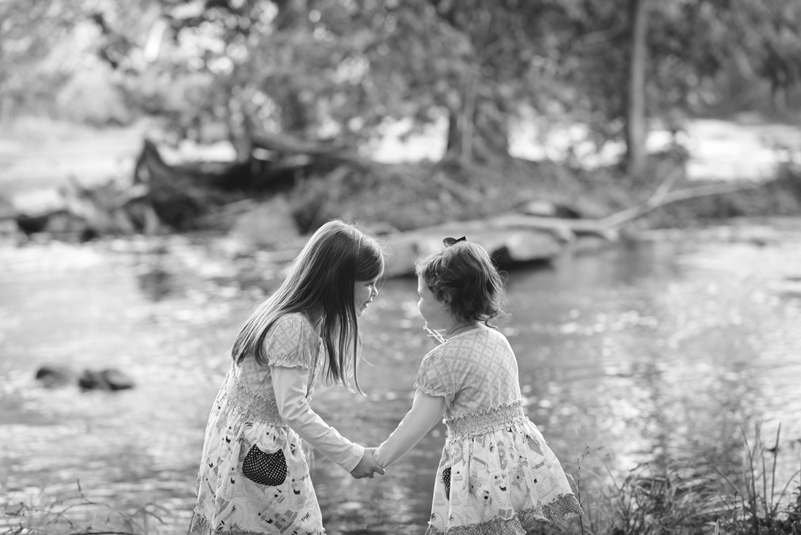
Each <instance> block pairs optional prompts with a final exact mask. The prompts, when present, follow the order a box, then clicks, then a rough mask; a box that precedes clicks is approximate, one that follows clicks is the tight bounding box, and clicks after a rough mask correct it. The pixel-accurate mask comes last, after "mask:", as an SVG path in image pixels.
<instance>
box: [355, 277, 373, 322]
mask: <svg viewBox="0 0 801 535" xmlns="http://www.w3.org/2000/svg"><path fill="white" fill-rule="evenodd" d="M377 282H378V279H373V280H371V281H356V284H354V285H353V306H354V307H356V315H357V316H361V315H362V313H363V312H364V311H365V310H366V309H367V305H369V304H370V302H372V300H373V299H375V297H376V296H377V295H378V288H377V287H376V284H377Z"/></svg>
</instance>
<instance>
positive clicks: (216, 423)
mask: <svg viewBox="0 0 801 535" xmlns="http://www.w3.org/2000/svg"><path fill="white" fill-rule="evenodd" d="M383 272H384V257H383V251H382V250H381V248H380V246H379V245H378V243H377V242H376V241H375V240H374V239H372V238H370V237H368V236H367V235H365V234H364V233H363V232H361V231H360V230H359V229H357V228H356V227H354V226H353V225H349V224H346V223H343V222H341V221H331V222H329V223H326V224H325V225H323V226H322V227H321V228H320V229H319V230H317V232H315V233H314V235H313V236H312V237H311V238H310V239H309V241H308V243H307V244H306V245H305V247H304V248H303V250H302V251H301V252H300V254H299V255H298V257H297V258H296V259H295V261H294V262H293V264H292V266H291V268H290V272H289V274H288V276H287V277H286V279H285V280H284V281H283V283H282V284H281V286H280V287H279V288H278V289H277V290H276V291H275V293H274V294H273V295H272V296H271V297H269V298H268V299H267V300H266V301H265V302H264V303H263V304H262V305H261V306H259V307H258V309H257V310H256V311H255V312H254V313H253V314H252V315H251V316H250V318H249V319H248V320H247V321H246V322H245V324H244V326H243V327H242V328H241V330H240V331H239V334H238V335H237V337H236V340H235V342H234V344H233V348H232V350H231V357H232V364H231V370H230V371H229V372H228V374H227V376H226V378H225V381H224V383H223V385H222V387H221V388H220V391H219V393H218V394H217V398H216V400H215V401H214V405H213V406H212V409H211V414H210V416H209V421H208V425H207V427H206V435H205V443H204V445H203V454H202V460H201V465H200V471H199V474H198V480H197V493H198V498H197V505H196V507H195V514H194V517H193V520H192V523H191V526H190V532H191V533H195V534H198V535H210V534H211V533H215V534H217V533H233V534H248V535H251V534H259V533H265V534H284V533H287V534H289V533H291V534H294V535H317V534H321V533H324V532H325V530H324V529H323V525H322V517H321V514H320V507H319V505H318V503H317V497H316V496H315V493H314V488H313V486H312V482H311V479H310V477H309V466H308V463H307V461H306V458H305V456H304V453H303V450H302V448H301V439H303V440H305V441H306V442H308V443H309V444H310V445H312V446H314V448H316V449H317V450H319V451H320V452H322V453H323V454H325V455H326V456H327V457H329V458H330V459H331V460H333V461H334V462H335V463H336V464H338V465H339V466H341V467H342V468H344V469H345V470H347V471H348V472H350V473H351V475H352V476H353V477H355V478H363V477H370V478H372V477H373V474H374V473H376V472H378V473H379V474H383V473H384V470H383V469H382V468H381V467H380V466H378V465H377V464H376V463H375V461H374V459H373V458H372V455H370V452H369V451H368V452H367V454H365V449H364V448H363V447H362V446H360V445H358V444H354V443H352V442H351V441H349V440H348V439H346V438H344V437H342V436H341V435H340V434H339V433H338V432H337V431H336V430H335V429H334V428H333V427H330V426H328V425H327V424H326V423H325V422H324V421H323V420H322V418H320V416H318V415H317V414H315V412H314V411H313V410H312V409H311V407H310V406H309V401H310V399H311V397H312V393H313V391H314V386H315V382H316V381H317V378H318V375H321V376H322V379H323V380H324V381H325V382H327V383H329V384H341V385H343V386H345V387H346V388H348V389H352V386H355V388H356V390H359V392H361V390H360V388H359V383H358V377H357V373H356V372H357V362H358V360H359V349H360V348H359V324H358V321H357V319H358V317H359V316H360V315H361V314H362V312H363V311H364V310H365V308H366V307H367V306H368V304H369V303H370V302H371V301H372V300H373V299H374V298H375V297H376V295H377V294H378V290H377V288H376V283H377V281H378V280H379V279H380V278H381V277H382V276H383Z"/></svg>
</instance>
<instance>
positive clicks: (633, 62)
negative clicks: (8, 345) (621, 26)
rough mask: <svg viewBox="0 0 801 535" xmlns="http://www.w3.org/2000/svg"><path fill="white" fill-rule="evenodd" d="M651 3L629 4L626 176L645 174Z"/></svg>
mask: <svg viewBox="0 0 801 535" xmlns="http://www.w3.org/2000/svg"><path fill="white" fill-rule="evenodd" d="M649 2H650V0H629V15H630V21H631V58H630V63H629V80H628V82H629V83H628V102H627V109H626V147H627V164H628V172H629V174H630V175H632V176H640V175H642V173H643V172H644V170H645V160H646V152H645V139H646V136H647V135H648V128H647V125H646V117H645V71H646V68H647V62H648V58H647V41H646V37H647V30H648V4H649Z"/></svg>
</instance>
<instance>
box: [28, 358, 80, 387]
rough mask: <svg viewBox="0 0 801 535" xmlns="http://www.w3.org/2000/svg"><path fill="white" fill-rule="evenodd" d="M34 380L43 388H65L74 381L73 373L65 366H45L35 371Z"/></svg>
mask: <svg viewBox="0 0 801 535" xmlns="http://www.w3.org/2000/svg"><path fill="white" fill-rule="evenodd" d="M36 380H37V381H39V382H40V383H42V386H44V387H45V388H56V387H59V386H66V385H68V384H70V383H72V382H73V381H74V380H75V372H73V371H72V370H70V369H69V368H67V367H66V366H58V365H52V364H45V365H43V366H42V367H40V368H39V369H38V370H36Z"/></svg>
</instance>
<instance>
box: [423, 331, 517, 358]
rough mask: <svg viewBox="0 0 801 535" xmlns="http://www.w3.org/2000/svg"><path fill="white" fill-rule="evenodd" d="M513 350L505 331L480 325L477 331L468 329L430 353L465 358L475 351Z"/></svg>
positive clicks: (498, 351) (443, 356) (495, 351)
mask: <svg viewBox="0 0 801 535" xmlns="http://www.w3.org/2000/svg"><path fill="white" fill-rule="evenodd" d="M508 351H511V346H510V345H509V341H508V340H507V339H506V336H504V334H503V333H501V332H500V331H498V330H497V329H494V328H491V327H483V326H482V327H479V328H478V329H476V330H475V331H468V332H466V333H464V334H460V335H458V336H455V337H453V338H452V339H450V340H448V341H447V342H445V343H444V344H441V345H438V346H437V347H435V348H434V349H432V350H431V351H430V352H429V353H428V355H426V357H428V356H429V355H437V356H438V357H440V358H444V359H448V358H449V357H452V356H453V357H456V358H459V359H462V360H464V359H465V358H468V357H469V356H471V355H472V354H473V353H481V354H482V355H486V354H487V353H506V352H508Z"/></svg>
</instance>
